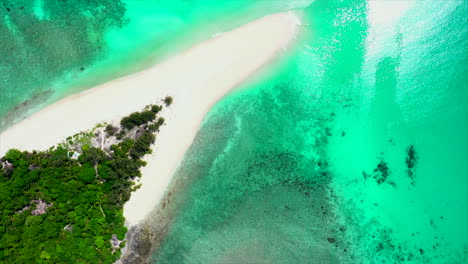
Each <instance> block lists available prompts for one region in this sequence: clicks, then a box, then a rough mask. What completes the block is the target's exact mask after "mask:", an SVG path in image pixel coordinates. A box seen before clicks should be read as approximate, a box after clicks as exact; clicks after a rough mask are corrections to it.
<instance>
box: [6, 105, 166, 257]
mask: <svg viewBox="0 0 468 264" xmlns="http://www.w3.org/2000/svg"><path fill="white" fill-rule="evenodd" d="M148 112H149V113H151V115H150V114H148ZM155 118H156V116H155V113H154V112H152V111H143V112H141V113H137V114H135V113H133V114H131V115H130V116H129V117H126V118H124V119H126V120H128V122H129V123H131V122H134V123H132V124H135V123H138V124H140V125H144V126H142V127H139V128H138V130H137V131H136V133H130V131H126V130H125V129H121V131H120V132H119V133H121V134H122V136H123V137H124V139H123V140H122V141H120V142H119V143H117V144H114V145H112V146H110V148H109V149H107V150H102V149H101V148H97V147H95V146H89V145H87V144H84V145H83V144H82V142H80V140H76V142H78V143H79V144H80V145H78V146H80V152H81V155H80V156H79V157H78V158H77V159H73V158H71V157H70V156H71V154H72V153H73V152H74V147H73V144H74V142H73V140H71V137H70V138H67V141H66V142H67V144H68V145H66V146H70V148H68V149H67V148H65V147H64V146H65V145H63V144H62V145H60V146H59V147H54V148H51V149H49V150H47V151H43V152H37V151H34V152H26V151H23V152H21V151H19V150H16V149H11V150H9V151H8V152H7V154H6V155H5V157H3V158H2V159H1V162H0V214H1V215H0V235H1V237H0V263H113V262H115V261H116V260H117V259H118V258H119V257H120V248H121V247H122V246H123V243H122V244H121V245H120V247H119V246H117V247H115V248H113V246H112V245H111V242H110V240H111V238H112V236H113V235H114V234H115V235H116V236H117V238H118V239H119V240H123V239H124V237H125V233H126V231H127V229H126V228H125V226H124V220H125V219H124V217H123V205H124V203H125V202H126V201H128V199H129V198H130V193H131V192H132V191H133V190H134V189H136V188H138V187H137V186H136V185H135V183H134V182H133V181H132V180H134V179H135V178H137V177H140V176H141V173H140V170H139V169H140V168H141V167H142V166H144V165H145V164H146V163H145V162H144V161H142V160H141V158H142V157H143V156H144V155H145V154H146V153H149V152H151V144H153V143H154V141H155V135H154V134H153V133H152V132H150V130H149V126H150V125H151V124H147V123H148V122H149V121H152V120H154V119H155ZM155 124H159V123H155ZM153 125H154V124H153ZM158 127H159V125H158ZM105 130H106V134H107V135H110V134H114V133H115V132H116V131H115V130H116V128H114V127H111V126H108V127H107V128H106V129H105ZM110 131H112V133H109V132H110ZM83 134H84V135H86V136H89V134H90V133H83ZM129 135H131V136H129ZM73 138H76V137H75V136H74V137H73ZM75 150H76V149H75ZM39 202H41V203H43V205H46V207H45V208H43V209H44V210H43V211H42V212H40V213H37V210H38V209H40V208H39V207H40V206H39ZM35 211H36V212H35Z"/></svg>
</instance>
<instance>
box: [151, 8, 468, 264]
mask: <svg viewBox="0 0 468 264" xmlns="http://www.w3.org/2000/svg"><path fill="white" fill-rule="evenodd" d="M302 10H303V11H304V14H305V23H304V24H306V26H305V27H304V28H303V30H304V32H303V37H302V41H301V43H300V44H299V47H298V48H297V49H296V50H294V52H293V53H294V54H293V55H292V56H291V57H290V58H289V59H288V60H287V62H285V63H284V65H283V66H282V67H280V69H279V70H278V72H276V73H275V74H274V75H273V76H270V77H268V78H266V79H265V80H263V81H260V82H257V83H254V84H247V85H246V87H244V88H245V90H243V91H241V92H236V93H234V94H232V95H230V96H229V97H227V98H225V99H224V100H222V101H221V102H219V103H218V104H217V105H216V107H214V108H213V109H212V111H211V112H210V114H209V115H208V116H207V117H206V118H205V121H204V124H203V127H202V129H201V130H200V132H199V133H198V135H197V139H196V141H195V143H194V145H193V146H192V147H191V150H190V151H189V152H188V153H187V155H186V158H185V161H184V163H183V165H182V167H181V168H180V169H179V171H178V173H177V174H176V176H175V178H176V180H177V179H178V181H180V182H184V183H185V185H183V186H185V187H184V188H182V191H179V193H178V194H177V195H178V197H177V195H174V194H173V197H174V196H176V198H174V199H175V200H173V201H172V204H170V206H169V207H168V209H166V210H173V211H174V217H173V221H172V223H171V224H170V225H169V231H168V233H167V234H166V236H165V238H164V239H163V240H162V242H161V245H160V246H159V247H158V249H157V250H156V251H155V252H154V254H153V262H154V263H468V225H467V224H466V223H468V209H467V208H468V192H467V191H468V163H467V161H468V103H467V102H468V72H467V64H466V63H467V58H468V57H467V56H468V49H467V47H468V43H467V41H468V38H467V37H468V32H467V18H466V15H465V14H466V13H467V11H468V5H467V3H466V2H463V1H458V2H457V1H449V2H440V1H414V2H411V1H395V2H391V1H389V2H380V1H373V2H365V1H347V2H346V3H343V2H341V1H315V2H314V3H312V4H310V5H308V6H307V7H306V8H304V9H302Z"/></svg>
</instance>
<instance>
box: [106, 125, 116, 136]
mask: <svg viewBox="0 0 468 264" xmlns="http://www.w3.org/2000/svg"><path fill="white" fill-rule="evenodd" d="M104 131H106V134H107V136H109V137H110V136H113V135H114V134H115V132H117V128H116V127H114V126H113V125H111V124H109V125H107V126H106V129H105V130H104Z"/></svg>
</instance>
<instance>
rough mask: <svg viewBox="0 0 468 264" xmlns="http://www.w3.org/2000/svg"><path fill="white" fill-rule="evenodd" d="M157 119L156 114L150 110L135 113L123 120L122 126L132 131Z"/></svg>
mask: <svg viewBox="0 0 468 264" xmlns="http://www.w3.org/2000/svg"><path fill="white" fill-rule="evenodd" d="M155 118H156V113H155V112H153V111H150V110H146V111H142V112H135V113H132V114H131V115H129V116H127V117H124V118H122V120H121V121H120V125H121V126H122V127H123V128H126V129H132V128H134V127H136V126H140V125H143V124H146V123H148V122H150V121H153V120H154V119H155Z"/></svg>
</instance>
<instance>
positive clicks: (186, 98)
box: [0, 13, 300, 226]
mask: <svg viewBox="0 0 468 264" xmlns="http://www.w3.org/2000/svg"><path fill="white" fill-rule="evenodd" d="M299 22H300V20H299V19H298V17H297V16H296V15H295V14H293V13H279V14H274V15H269V16H266V17H264V18H261V19H259V20H256V21H254V22H251V23H249V24H247V25H244V26H242V27H239V28H237V29H235V30H233V31H230V32H226V33H223V34H221V35H218V36H216V37H214V38H212V39H210V40H207V41H205V42H203V43H201V44H198V45H196V46H194V47H193V48H191V49H189V50H187V51H185V52H182V53H180V54H178V55H177V56H175V57H173V58H171V59H169V60H167V61H165V62H163V63H161V64H158V65H156V66H154V67H151V68H149V69H147V70H144V71H142V72H139V73H136V74H132V75H130V76H126V77H123V78H120V79H117V80H114V81H111V82H109V83H106V84H103V85H100V86H98V87H95V88H92V89H90V90H87V91H85V92H82V93H80V94H76V95H72V96H69V97H67V98H65V99H62V100H60V101H58V102H56V103H54V104H52V105H50V106H48V107H46V108H44V109H42V110H41V111H39V112H37V113H35V114H33V115H32V116H30V117H28V118H26V119H25V120H23V121H21V122H19V123H17V124H16V125H14V126H12V127H10V128H8V129H7V130H6V131H4V132H3V133H2V134H0V156H3V155H4V154H5V152H6V151H7V150H8V149H10V148H17V149H21V150H35V149H36V150H45V149H48V148H49V147H51V146H53V145H55V144H57V143H59V142H61V141H62V140H64V139H65V138H66V137H67V136H71V135H73V134H75V133H77V132H80V131H83V130H87V129H90V128H92V127H93V126H94V125H96V124H97V123H99V122H104V121H110V120H116V119H120V118H121V117H123V116H125V115H127V114H129V113H131V112H134V111H139V110H141V109H142V108H143V107H144V106H146V105H148V104H152V103H157V102H158V101H157V100H159V99H161V98H164V97H165V96H167V95H169V96H172V97H173V98H174V103H173V105H172V106H171V107H170V108H169V109H166V110H164V112H163V113H162V116H163V117H165V118H166V125H165V126H163V127H162V128H161V132H160V133H159V134H158V135H157V139H156V144H155V145H154V148H153V154H151V155H148V156H147V157H146V158H145V160H146V161H147V162H148V165H147V166H146V167H144V168H143V169H142V174H143V176H142V178H141V183H142V187H141V188H140V189H139V190H137V191H136V192H134V193H133V194H132V196H131V199H130V201H129V202H127V204H126V205H125V208H124V215H125V217H126V219H127V225H128V226H130V225H132V224H136V223H138V221H140V220H142V219H144V218H145V216H146V215H147V214H148V213H149V212H150V211H151V209H153V208H154V207H155V205H156V204H157V202H158V201H159V200H160V199H161V197H162V196H163V194H164V191H165V189H166V187H167V185H168V183H169V181H170V180H171V176H172V175H173V173H174V172H175V170H176V169H177V167H178V165H179V163H180V162H181V160H182V158H183V156H184V154H185V152H186V150H187V149H188V148H189V146H190V145H191V143H192V141H193V139H194V137H195V135H196V133H197V131H198V129H199V126H200V124H201V122H202V121H203V118H204V116H205V115H206V113H207V112H208V111H209V110H210V108H211V107H212V106H213V104H215V103H216V102H217V101H218V100H220V99H221V98H222V97H223V96H224V95H226V93H228V92H229V90H231V89H232V88H233V87H235V86H236V85H239V84H240V83H242V82H243V81H245V80H246V79H247V78H249V77H250V76H251V75H252V74H253V73H255V72H256V71H257V70H258V69H260V68H261V67H262V66H264V65H266V64H268V63H269V62H270V61H271V60H272V59H273V58H275V57H276V55H278V54H279V53H281V51H282V50H283V49H284V48H285V47H286V46H287V45H288V44H289V43H290V42H291V40H293V39H294V37H295V36H296V33H297V31H298V26H299Z"/></svg>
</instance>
